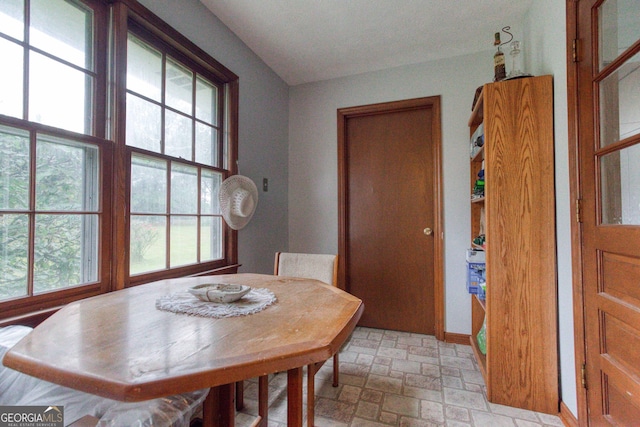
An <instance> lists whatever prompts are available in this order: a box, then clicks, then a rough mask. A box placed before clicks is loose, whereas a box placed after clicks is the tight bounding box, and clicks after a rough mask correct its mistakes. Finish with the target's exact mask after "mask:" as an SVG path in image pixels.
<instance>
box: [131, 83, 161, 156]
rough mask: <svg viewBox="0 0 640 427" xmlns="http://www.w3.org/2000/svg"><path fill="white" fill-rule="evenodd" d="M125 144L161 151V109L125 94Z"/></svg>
mask: <svg viewBox="0 0 640 427" xmlns="http://www.w3.org/2000/svg"><path fill="white" fill-rule="evenodd" d="M126 126H127V135H126V138H127V145H130V146H132V147H138V148H142V149H145V150H150V151H154V152H156V153H160V152H161V144H160V142H161V138H162V136H161V135H162V110H161V109H160V106H159V105H156V104H152V103H151V102H148V101H145V100H144V99H142V98H139V97H137V96H135V95H131V94H129V93H128V94H127V125H126Z"/></svg>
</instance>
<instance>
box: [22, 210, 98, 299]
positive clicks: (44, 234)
mask: <svg viewBox="0 0 640 427" xmlns="http://www.w3.org/2000/svg"><path fill="white" fill-rule="evenodd" d="M97 229H98V216H97V215H36V224H35V247H34V259H33V260H34V271H33V273H34V277H33V291H34V293H40V292H46V291H51V290H55V289H61V288H66V287H69V286H74V285H79V284H82V283H88V282H93V281H96V280H97V277H98V266H97V263H98V259H97V253H98V249H97V247H98V239H97V237H96V236H97Z"/></svg>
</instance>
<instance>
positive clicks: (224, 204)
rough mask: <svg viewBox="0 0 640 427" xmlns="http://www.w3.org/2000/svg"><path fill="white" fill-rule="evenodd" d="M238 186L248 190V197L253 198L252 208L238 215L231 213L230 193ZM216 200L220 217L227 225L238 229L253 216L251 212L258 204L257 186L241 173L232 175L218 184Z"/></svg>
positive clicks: (244, 225)
mask: <svg viewBox="0 0 640 427" xmlns="http://www.w3.org/2000/svg"><path fill="white" fill-rule="evenodd" d="M239 188H242V189H244V190H246V191H248V192H249V197H251V198H253V202H254V203H253V210H252V211H251V213H250V214H249V215H247V216H239V215H234V214H233V213H232V210H231V208H232V206H231V205H232V200H231V198H232V195H233V192H234V191H235V190H237V189H239ZM218 201H219V202H220V212H221V213H222V218H224V221H225V222H226V223H227V225H228V226H229V227H230V228H231V229H233V230H240V229H242V228H244V227H246V225H247V224H249V221H251V218H253V214H254V213H255V211H256V207H257V206H258V188H257V187H256V184H255V183H254V182H253V181H252V180H251V178H248V177H246V176H243V175H232V176H230V177H229V178H227V179H225V180H224V181H223V182H222V184H221V185H220V190H219V191H218Z"/></svg>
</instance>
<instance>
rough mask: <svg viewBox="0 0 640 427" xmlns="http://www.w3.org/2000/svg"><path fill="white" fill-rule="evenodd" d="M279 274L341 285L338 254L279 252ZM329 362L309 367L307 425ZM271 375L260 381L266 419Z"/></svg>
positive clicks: (335, 365) (238, 398) (335, 359)
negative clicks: (321, 375) (322, 372)
mask: <svg viewBox="0 0 640 427" xmlns="http://www.w3.org/2000/svg"><path fill="white" fill-rule="evenodd" d="M273 273H274V274H275V275H276V276H287V277H301V278H305V279H315V280H319V281H321V282H324V283H326V284H328V285H331V286H338V255H326V254H307V253H291V252H276V257H275V263H274V270H273ZM324 363H325V361H323V362H319V363H314V364H311V365H308V366H307V425H308V427H313V422H314V412H315V411H314V410H315V407H314V404H315V375H316V373H317V372H318V370H319V369H320V368H321V367H322V366H323V365H324ZM339 375H340V373H339V360H338V353H336V354H334V355H333V386H334V387H337V386H338V381H339ZM267 378H268V377H267V376H266V375H265V376H262V377H260V378H259V382H258V389H259V391H258V414H259V415H260V418H261V419H262V420H263V421H265V422H266V421H267V419H268V414H267V411H268V406H269V404H268V400H269V396H268V386H267V384H268V382H267ZM242 388H243V382H242V381H240V382H238V383H237V384H236V407H237V408H238V410H239V409H241V408H242V407H243V392H242Z"/></svg>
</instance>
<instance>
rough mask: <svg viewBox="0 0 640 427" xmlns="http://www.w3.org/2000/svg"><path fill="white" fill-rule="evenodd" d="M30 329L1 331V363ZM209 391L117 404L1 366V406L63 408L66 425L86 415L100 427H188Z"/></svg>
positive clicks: (16, 328) (9, 328) (2, 329)
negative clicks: (10, 349) (93, 419)
mask: <svg viewBox="0 0 640 427" xmlns="http://www.w3.org/2000/svg"><path fill="white" fill-rule="evenodd" d="M30 331H31V328H29V327H26V326H19V325H16V326H7V327H4V328H0V360H1V359H2V358H4V355H5V353H6V352H7V350H8V349H9V348H11V347H13V345H15V344H16V343H17V342H18V341H20V339H22V338H23V337H24V336H26V335H27V334H28V333H29V332H30ZM207 393H208V390H207V389H204V390H198V391H194V392H191V393H184V394H178V395H174V396H169V397H163V398H159V399H153V400H147V401H143V402H134V403H127V402H119V401H115V400H111V399H106V398H104V397H100V396H96V395H93V394H89V393H84V392H81V391H77V390H73V389H70V388H67V387H63V386H60V385H57V384H53V383H50V382H47V381H43V380H41V379H38V378H34V377H31V376H29V375H26V374H23V373H21V372H18V371H15V370H13V369H9V368H7V367H5V366H4V365H0V405H18V406H22V405H37V406H49V405H57V406H64V419H65V424H66V425H69V424H71V423H73V422H74V421H76V420H78V419H79V418H81V417H83V416H85V415H92V416H94V417H96V418H98V419H99V420H100V421H99V422H98V426H100V427H107V426H109V427H125V426H126V427H129V426H136V427H151V426H153V427H189V422H190V420H191V417H192V416H193V414H194V413H195V411H196V410H197V409H198V407H199V405H200V404H201V403H202V402H203V401H204V399H205V397H206V396H207Z"/></svg>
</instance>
